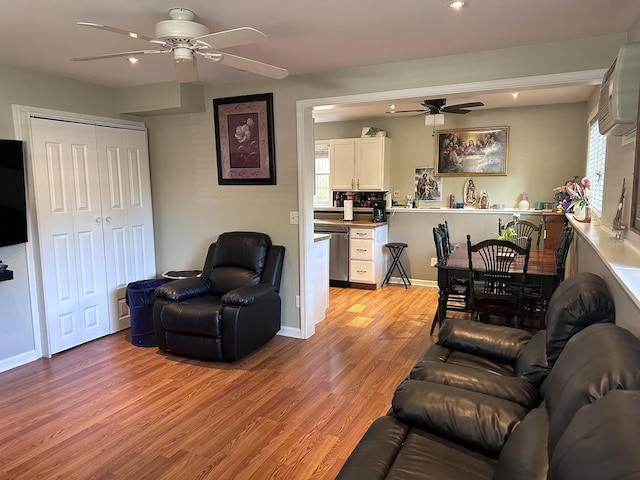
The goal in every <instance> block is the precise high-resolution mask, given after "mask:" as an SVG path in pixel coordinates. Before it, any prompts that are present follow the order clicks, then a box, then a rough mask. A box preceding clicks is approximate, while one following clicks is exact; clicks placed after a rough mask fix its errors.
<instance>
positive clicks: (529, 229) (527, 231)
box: [498, 217, 544, 248]
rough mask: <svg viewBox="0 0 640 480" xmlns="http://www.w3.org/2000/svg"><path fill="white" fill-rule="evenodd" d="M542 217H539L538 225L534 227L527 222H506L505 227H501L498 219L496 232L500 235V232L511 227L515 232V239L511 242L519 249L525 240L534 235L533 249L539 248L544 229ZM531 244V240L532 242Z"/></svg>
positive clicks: (533, 224)
mask: <svg viewBox="0 0 640 480" xmlns="http://www.w3.org/2000/svg"><path fill="white" fill-rule="evenodd" d="M543 225H544V224H543V221H542V217H540V223H539V224H538V225H536V224H535V223H532V222H529V221H527V220H518V221H515V220H511V221H510V222H507V223H506V224H505V225H502V222H501V220H500V219H498V232H499V234H500V235H501V234H502V231H503V230H504V229H505V228H509V227H513V229H514V230H515V231H516V238H515V240H513V242H514V243H516V244H518V245H519V246H521V247H523V248H524V247H525V246H526V243H527V238H532V237H533V236H534V235H535V236H536V241H535V248H540V238H541V237H542V232H543V229H544V226H543ZM532 243H533V240H532Z"/></svg>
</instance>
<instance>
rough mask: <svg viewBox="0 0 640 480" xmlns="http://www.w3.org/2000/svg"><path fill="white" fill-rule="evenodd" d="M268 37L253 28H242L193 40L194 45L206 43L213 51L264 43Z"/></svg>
mask: <svg viewBox="0 0 640 480" xmlns="http://www.w3.org/2000/svg"><path fill="white" fill-rule="evenodd" d="M266 39H267V36H266V35H265V34H264V33H262V32H261V31H260V30H256V29H255V28H251V27H240V28H234V29H232V30H224V31H222V32H216V33H209V34H208V35H202V36H200V37H196V38H194V39H192V43H193V44H196V45H197V44H198V43H199V42H200V43H206V44H207V45H208V46H209V47H210V48H211V49H212V50H219V49H221V48H227V47H235V46H236V45H246V44H248V43H257V42H262V41H264V40H266Z"/></svg>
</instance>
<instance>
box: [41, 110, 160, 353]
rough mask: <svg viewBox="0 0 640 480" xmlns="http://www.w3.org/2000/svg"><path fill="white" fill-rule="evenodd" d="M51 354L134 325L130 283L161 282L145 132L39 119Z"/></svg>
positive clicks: (45, 295) (43, 260)
mask: <svg viewBox="0 0 640 480" xmlns="http://www.w3.org/2000/svg"><path fill="white" fill-rule="evenodd" d="M30 123H31V155H32V169H33V178H34V185H35V197H36V212H37V213H36V215H37V230H38V245H39V260H40V262H39V264H40V268H41V275H42V298H43V303H44V316H45V333H46V337H47V347H48V353H49V354H50V355H51V354H54V353H57V352H60V351H62V350H65V349H68V348H71V347H74V346H76V345H79V344H81V343H84V342H87V341H90V340H94V339H96V338H99V337H101V336H104V335H107V334H108V333H112V332H115V331H118V330H121V329H123V328H126V327H128V326H129V312H128V308H127V306H126V303H125V292H126V286H127V284H128V283H129V282H132V281H135V280H142V279H145V278H152V277H154V276H155V252H154V245H153V219H152V210H151V192H150V178H149V161H148V150H147V140H146V132H145V131H143V130H128V129H121V128H112V127H105V126H96V125H93V124H82V123H74V122H68V121H59V120H52V119H42V118H31V120H30Z"/></svg>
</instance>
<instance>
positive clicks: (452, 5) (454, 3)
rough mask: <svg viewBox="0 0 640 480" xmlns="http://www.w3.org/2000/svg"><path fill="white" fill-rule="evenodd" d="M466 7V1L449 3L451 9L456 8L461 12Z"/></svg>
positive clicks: (459, 0) (460, 0)
mask: <svg viewBox="0 0 640 480" xmlns="http://www.w3.org/2000/svg"><path fill="white" fill-rule="evenodd" d="M466 5H467V2H466V1H464V0H456V1H453V2H449V6H450V7H451V8H455V9H457V10H460V9H461V8H462V7H464V6H466Z"/></svg>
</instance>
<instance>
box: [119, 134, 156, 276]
mask: <svg viewBox="0 0 640 480" xmlns="http://www.w3.org/2000/svg"><path fill="white" fill-rule="evenodd" d="M122 141H123V145H124V149H125V152H126V159H127V171H128V174H129V205H128V207H129V208H128V214H129V228H130V229H131V233H132V240H133V249H134V254H133V256H132V262H133V264H132V269H133V275H134V276H135V278H136V279H137V280H140V279H143V278H152V277H155V275H156V264H155V262H156V260H155V259H156V254H155V245H154V234H153V210H152V208H151V174H150V172H149V150H148V146H147V134H146V132H144V131H140V130H123V131H122Z"/></svg>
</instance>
